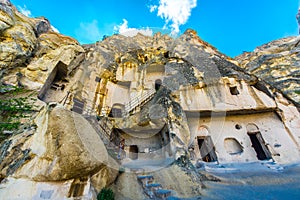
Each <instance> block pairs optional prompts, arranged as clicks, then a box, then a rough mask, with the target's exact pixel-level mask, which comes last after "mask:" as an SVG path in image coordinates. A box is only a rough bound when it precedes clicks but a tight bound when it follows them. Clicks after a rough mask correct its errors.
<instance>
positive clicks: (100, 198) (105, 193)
mask: <svg viewBox="0 0 300 200" xmlns="http://www.w3.org/2000/svg"><path fill="white" fill-rule="evenodd" d="M114 199H115V195H114V192H113V191H112V190H111V189H110V188H103V189H102V190H101V191H100V192H99V194H98V195H97V200H114Z"/></svg>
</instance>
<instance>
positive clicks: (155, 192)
mask: <svg viewBox="0 0 300 200" xmlns="http://www.w3.org/2000/svg"><path fill="white" fill-rule="evenodd" d="M137 180H138V181H139V183H140V184H141V185H142V187H143V190H144V193H145V194H146V195H147V196H148V197H149V198H150V199H157V200H166V199H169V198H171V199H172V198H173V199H174V198H175V199H178V198H176V197H172V196H171V195H172V193H173V191H172V190H168V189H163V187H162V185H161V184H160V183H154V177H153V175H138V176H137Z"/></svg>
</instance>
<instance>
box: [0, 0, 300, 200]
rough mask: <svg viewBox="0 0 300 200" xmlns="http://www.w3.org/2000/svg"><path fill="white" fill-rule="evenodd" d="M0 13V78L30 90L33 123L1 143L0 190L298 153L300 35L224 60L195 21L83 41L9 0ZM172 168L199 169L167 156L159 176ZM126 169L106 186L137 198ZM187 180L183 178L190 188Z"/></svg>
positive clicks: (286, 159) (88, 190)
mask: <svg viewBox="0 0 300 200" xmlns="http://www.w3.org/2000/svg"><path fill="white" fill-rule="evenodd" d="M0 12H1V13H0V14H1V15H0V50H1V51H0V77H1V83H0V84H1V86H2V85H4V86H7V85H8V86H11V85H12V86H19V87H24V88H26V89H28V90H31V91H32V90H33V91H36V93H37V95H36V96H35V97H34V99H35V100H36V106H37V108H36V109H35V112H33V114H32V115H31V118H30V120H29V121H30V122H29V123H28V124H27V125H26V126H22V130H18V131H17V132H18V133H19V134H14V133H10V134H12V135H11V136H10V137H9V138H8V139H7V140H5V141H3V142H2V143H1V147H0V161H1V162H0V178H1V179H2V182H1V185H2V186H3V187H1V189H0V196H1V197H4V196H13V197H14V196H18V195H19V194H21V195H23V197H24V199H26V198H27V199H30V198H34V197H36V196H39V197H41V198H42V197H43V198H44V199H45V198H46V197H47V198H48V197H49V198H54V199H55V198H56V199H65V198H70V199H72V198H78V197H84V198H89V199H92V198H95V196H94V195H95V190H96V191H98V192H99V191H100V190H101V189H102V188H103V187H107V186H109V185H110V184H111V183H112V182H113V181H114V180H115V178H116V176H117V175H118V171H119V168H120V169H125V171H126V172H128V171H139V170H140V171H142V172H147V170H149V169H153V168H154V165H156V168H157V165H158V166H160V167H166V168H167V167H168V165H169V164H170V163H172V162H173V161H174V160H175V159H178V161H180V159H183V161H184V159H187V160H189V163H191V164H193V165H194V167H195V166H199V165H201V163H202V164H203V163H206V162H213V163H214V162H215V163H228V162H229V163H230V162H249V161H251V162H252V161H257V160H266V159H272V160H273V161H276V162H278V163H292V162H297V161H299V160H300V153H299V149H300V132H299V130H300V115H299V112H298V110H297V107H296V106H298V108H299V90H300V88H299V62H298V46H299V45H298V43H299V42H298V41H299V38H298V37H297V38H295V37H294V38H286V39H282V40H278V41H274V42H271V43H269V44H266V45H264V46H262V47H258V48H257V49H256V50H255V51H254V52H252V53H245V54H243V55H241V56H239V57H237V58H235V59H232V58H229V57H227V56H226V55H224V54H222V53H220V52H219V51H218V50H217V49H216V48H214V47H213V46H211V45H210V44H208V43H206V42H204V41H203V40H201V39H200V38H199V37H198V36H197V33H196V32H195V31H193V30H187V31H186V32H185V33H184V34H183V35H181V36H180V37H179V38H176V39H174V38H171V37H170V36H168V35H162V34H160V33H157V34H155V35H154V36H153V37H149V36H144V35H141V34H138V35H136V36H134V37H125V36H122V35H113V36H111V37H108V38H106V39H104V40H103V41H100V42H97V43H96V44H91V45H80V44H79V43H78V42H77V41H76V40H75V39H73V38H70V37H67V36H64V35H61V34H59V33H55V32H53V31H52V30H51V26H50V24H49V22H48V20H47V19H45V18H37V19H31V18H27V17H25V16H23V15H22V14H21V13H19V12H18V11H17V10H16V8H15V7H14V6H13V5H12V4H11V3H10V2H9V1H8V0H5V1H4V0H2V1H0ZM274 88H275V89H274ZM6 92H7V91H1V93H0V95H1V96H0V97H1V98H5V93H6ZM295 105H296V106H295ZM23 129H24V130H23ZM121 139H125V141H126V142H125V148H124V151H123V152H122V153H123V154H124V155H119V156H120V157H122V160H121V161H120V160H117V159H116V158H117V155H118V144H119V142H120V140H121ZM253 141H255V142H253ZM291 155H293V156H291ZM181 161H182V160H181ZM166 163H167V164H166ZM199 163H200V164H199ZM156 168H155V169H156ZM168 170H170V171H168ZM172 170H174V172H176V173H177V172H178V171H179V172H178V173H180V174H181V176H184V180H189V179H190V178H191V177H189V176H192V178H193V179H194V178H195V177H198V176H199V175H197V173H198V172H196V171H193V175H183V174H185V173H183V172H182V171H181V168H177V167H174V166H173V167H172V168H170V169H169V168H168V169H167V170H164V171H162V172H160V173H158V174H160V175H159V176H158V177H157V178H156V179H158V180H160V182H164V181H165V180H164V178H162V177H169V174H172V173H173V171H172ZM195 173H196V174H195ZM135 178H136V177H135V175H132V174H131V175H130V176H127V174H126V173H125V174H122V175H120V179H118V181H117V185H115V186H114V187H112V188H113V189H114V190H115V192H117V193H118V192H119V193H120V194H118V196H119V197H120V198H121V197H122V198H128V199H134V198H135V197H134V196H132V195H134V194H136V193H131V192H129V191H131V190H127V189H128V187H129V186H126V187H125V186H123V185H122V184H127V183H124V181H126V182H127V181H128V182H129V183H132V181H134V180H136V179H135ZM195 180H196V182H194V183H189V182H188V181H185V182H184V183H183V184H186V185H185V186H186V188H198V187H197V185H198V184H199V186H200V185H201V183H200V182H201V180H200V179H197V178H196V179H195ZM122 181H123V182H122ZM170 181H172V178H171V179H170ZM177 182H178V181H174V184H173V186H174V188H176V187H177V186H176V184H177ZM175 183H176V184H175ZM132 184H133V185H137V186H138V184H137V183H132ZM20 185H27V186H26V187H20ZM173 186H172V187H173ZM126 188H127V189H126ZM199 190H200V189H199V188H198V189H195V190H194V189H192V190H188V191H183V190H179V189H178V191H177V192H178V193H177V195H178V196H180V197H191V196H197V195H199V193H201V191H200V192H199ZM13 191H16V192H13ZM28 191H30V192H28ZM139 192H140V193H141V191H138V193H139ZM136 195H139V197H141V198H142V196H143V194H142V193H141V194H136Z"/></svg>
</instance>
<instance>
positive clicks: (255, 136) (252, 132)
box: [247, 123, 272, 160]
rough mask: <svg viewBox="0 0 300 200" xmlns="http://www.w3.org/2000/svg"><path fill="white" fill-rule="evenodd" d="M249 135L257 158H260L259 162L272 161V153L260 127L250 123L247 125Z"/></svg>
mask: <svg viewBox="0 0 300 200" xmlns="http://www.w3.org/2000/svg"><path fill="white" fill-rule="evenodd" d="M247 134H248V136H249V137H250V140H251V143H252V147H253V149H254V150H255V152H256V157H257V158H258V160H267V159H271V158H272V156H271V153H270V151H269V149H268V148H267V146H266V143H265V141H264V139H263V137H262V135H261V133H260V131H259V129H258V127H257V126H256V125H255V124H253V123H249V124H248V125H247Z"/></svg>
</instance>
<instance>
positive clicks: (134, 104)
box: [124, 89, 156, 116]
mask: <svg viewBox="0 0 300 200" xmlns="http://www.w3.org/2000/svg"><path fill="white" fill-rule="evenodd" d="M155 93H156V90H155V89H151V90H149V91H147V92H145V93H143V94H142V95H141V96H137V97H135V98H133V99H132V100H131V101H130V102H128V103H126V104H125V111H124V116H128V115H129V114H130V113H133V112H135V111H136V110H137V109H138V108H141V107H142V106H144V105H145V104H146V103H148V102H149V101H150V100H151V99H152V98H153V97H154V95H155Z"/></svg>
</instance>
